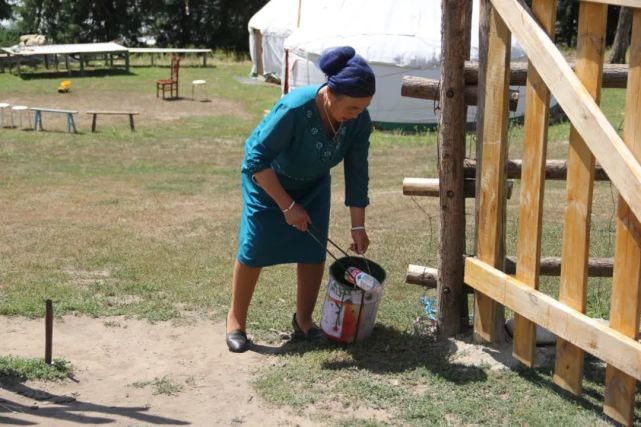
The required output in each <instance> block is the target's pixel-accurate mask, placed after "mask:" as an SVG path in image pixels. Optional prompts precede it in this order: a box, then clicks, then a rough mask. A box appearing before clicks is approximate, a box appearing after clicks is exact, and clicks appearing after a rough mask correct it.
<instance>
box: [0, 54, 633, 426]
mask: <svg viewBox="0 0 641 427" xmlns="http://www.w3.org/2000/svg"><path fill="white" fill-rule="evenodd" d="M134 64H135V63H134ZM249 70H250V64H249V63H248V62H232V61H228V60H225V59H224V58H218V59H217V60H215V61H213V66H210V67H208V68H206V69H203V68H200V67H196V66H194V67H183V68H182V69H181V79H182V81H183V82H184V83H183V84H182V86H181V91H182V93H183V94H184V95H185V94H186V95H190V86H189V84H188V82H190V81H191V80H193V79H203V78H204V79H207V81H208V86H209V88H208V89H209V96H210V97H211V98H212V99H211V102H208V103H200V102H196V101H191V100H188V99H183V100H180V101H172V102H170V101H165V102H163V101H160V100H156V99H155V94H154V91H155V84H154V82H155V80H156V79H159V78H166V77H167V75H168V73H169V71H168V69H167V68H163V67H156V68H149V67H133V68H132V69H131V73H130V74H124V73H123V74H116V75H108V74H102V75H94V76H91V75H89V76H88V77H83V78H81V77H72V78H71V80H72V92H71V94H69V97H67V98H65V97H66V96H67V95H58V94H57V93H55V91H56V88H57V85H58V83H59V81H60V80H62V79H66V78H67V77H66V76H58V77H51V76H39V75H36V74H30V75H26V76H25V78H23V79H21V78H18V77H16V76H14V75H11V74H8V73H4V74H0V87H1V88H2V92H0V101H4V99H9V100H11V102H13V103H17V102H25V103H26V102H27V101H29V102H38V101H45V100H46V101H47V102H49V103H50V105H51V106H54V105H53V104H55V106H57V107H60V108H62V107H63V106H64V105H65V103H76V104H74V105H77V106H79V108H84V110H85V111H86V110H90V109H96V108H101V107H103V106H104V105H114V106H115V107H118V106H119V105H126V106H128V107H132V108H133V107H135V108H137V109H139V110H140V113H141V114H140V116H138V117H137V119H136V128H137V131H136V132H135V133H130V132H129V129H128V124H127V123H126V122H125V121H123V122H118V121H117V120H113V121H106V122H104V124H103V123H99V129H98V130H99V132H98V133H95V134H92V133H91V132H90V125H89V121H88V119H87V118H84V121H82V120H81V121H80V122H79V130H80V131H81V133H80V134H79V135H71V134H68V133H66V132H65V128H64V126H62V125H61V122H56V119H55V118H46V120H49V122H48V123H51V124H50V126H51V130H49V131H45V132H33V131H27V130H18V129H8V128H4V129H0V135H1V136H0V206H2V208H1V211H0V212H1V215H0V315H10V316H18V315H19V316H27V317H40V316H43V314H44V307H45V306H44V301H45V299H47V298H50V299H52V300H53V301H54V308H55V314H56V315H57V316H60V315H62V314H66V313H82V314H87V315H91V316H100V317H106V316H114V315H129V316H136V317H142V318H147V319H149V320H152V321H166V320H170V319H176V318H185V317H191V316H198V317H208V318H211V319H212V320H216V321H220V320H222V319H223V318H224V316H225V313H226V309H227V303H228V300H229V282H230V277H231V271H232V264H233V259H234V254H235V251H236V242H237V229H238V223H239V214H240V209H241V197H240V191H239V182H240V179H239V173H240V163H241V160H242V153H243V143H244V140H245V138H246V136H247V135H248V134H249V132H250V131H251V130H252V128H253V127H254V126H255V125H256V124H257V123H258V121H259V120H260V119H261V117H262V114H263V111H264V110H265V109H268V108H270V107H271V105H272V104H273V103H274V101H275V100H277V99H278V96H279V93H280V91H279V88H277V87H274V86H268V85H262V84H243V83H241V80H244V79H245V76H247V75H248V73H249ZM89 74H91V73H89ZM38 103H40V102H38ZM603 105H604V109H605V111H606V113H607V115H608V117H609V118H610V119H611V121H612V122H613V123H614V125H615V126H616V127H617V128H618V127H620V125H621V118H622V111H623V92H622V91H617V90H609V91H606V92H605V93H604V96H603ZM42 106H45V105H42ZM115 107H114V108H115ZM426 108H428V106H427V104H426ZM81 111H82V110H81ZM81 115H82V114H81ZM99 120H101V119H99ZM568 134H569V126H568V124H559V125H555V126H553V127H552V128H551V129H550V143H549V158H563V157H565V156H566V153H567V138H568ZM436 140H437V138H436V135H435V134H434V133H429V132H428V133H422V134H416V135H402V134H400V133H395V132H378V131H377V132H375V133H374V134H373V136H372V148H371V155H370V175H371V180H370V189H371V192H370V198H371V202H372V204H371V206H370V208H368V212H367V216H368V219H367V225H368V232H369V234H370V239H371V241H372V246H371V249H370V252H369V255H368V257H369V258H371V259H373V260H375V261H377V262H378V263H379V264H381V265H382V266H384V267H385V269H386V270H387V273H388V278H387V280H386V283H385V285H386V293H385V298H384V300H383V303H382V305H381V307H380V309H379V313H378V318H377V321H378V325H377V328H376V330H375V332H374V334H373V336H372V337H371V338H370V339H369V340H368V341H366V342H365V343H363V344H360V345H355V346H352V347H346V348H342V347H337V346H332V345H327V346H323V347H320V348H308V347H306V346H305V345H304V344H300V345H294V346H288V347H287V351H283V352H282V354H280V355H279V356H278V358H279V360H280V362H281V363H276V364H275V365H274V366H271V367H269V368H265V369H262V370H261V371H259V372H258V374H257V376H256V380H255V386H256V388H257V390H259V392H260V394H261V395H262V396H263V397H264V398H266V399H267V400H269V401H270V402H273V403H274V404H276V405H286V406H290V407H292V408H294V409H295V410H297V411H300V412H301V413H304V412H306V411H308V410H310V408H313V411H312V412H313V417H314V418H317V419H319V420H324V421H326V422H329V423H331V424H339V425H340V424H349V425H353V424H365V425H376V424H385V423H390V424H408V425H434V424H492V425H494V424H506V425H513V424H530V425H551V424H555V425H601V424H608V420H607V419H606V418H605V417H604V416H603V415H602V410H601V407H602V402H603V377H604V368H603V366H602V365H601V364H600V363H599V362H598V361H594V360H592V359H588V362H587V363H586V376H585V381H584V388H585V393H584V397H582V398H580V399H576V398H573V397H571V396H569V395H568V394H566V393H564V392H563V391H561V390H559V389H558V388H556V387H555V386H554V385H553V383H552V381H551V369H552V367H550V366H545V367H542V368H538V369H525V368H522V369H521V368H517V369H514V370H502V371H495V370H492V369H490V368H489V367H478V368H475V367H469V366H465V365H463V364H459V363H452V362H450V360H449V356H450V355H451V352H452V351H453V349H451V348H448V347H447V346H443V345H435V344H434V343H433V342H432V340H431V339H430V337H429V336H424V335H422V334H420V333H417V332H416V327H415V320H416V319H417V317H419V316H421V315H423V306H422V304H421V303H420V297H421V296H423V295H425V294H426V292H425V291H424V290H423V289H421V288H419V287H416V286H413V285H407V284H404V276H405V272H406V269H407V265H408V264H421V265H428V266H436V263H437V261H436V257H437V245H438V242H437V240H438V215H439V214H438V202H437V201H436V200H433V199H427V198H410V197H405V196H403V195H402V194H401V182H402V179H403V177H406V176H415V177H432V176H437V172H436ZM521 140H522V128H521V127H519V126H518V125H514V126H512V127H511V128H510V143H511V147H510V151H511V156H512V157H514V158H518V157H520V147H521ZM473 152H474V147H473V141H472V138H470V143H469V153H470V155H471V154H472V153H473ZM518 184H519V183H518V182H516V183H515V191H514V193H513V197H512V199H511V200H510V202H509V208H508V209H509V211H508V242H507V243H508V253H510V254H514V253H515V244H516V230H517V220H518V218H517V214H518V201H519V197H518V196H519V186H518ZM332 185H333V187H334V188H333V189H334V191H333V196H332V218H331V229H330V235H331V236H332V238H333V240H335V241H336V242H337V243H339V244H340V245H342V246H348V245H349V212H348V210H347V208H346V207H345V206H344V204H343V177H342V171H341V168H340V167H338V168H336V169H335V171H334V174H333V184H332ZM594 200H595V202H594V212H593V217H592V221H593V233H592V246H591V253H592V255H593V256H612V255H613V252H614V234H613V232H614V214H615V203H616V192H615V189H614V188H613V187H612V186H611V185H610V184H609V183H597V184H596V185H595V196H594ZM467 203H468V209H467V217H468V221H467V224H468V225H467V235H468V241H469V243H468V252H470V253H472V252H473V250H472V240H471V237H472V236H473V223H472V221H473V201H472V200H469V201H468V202H467ZM545 203H546V208H545V213H544V223H545V227H544V236H543V249H542V252H543V255H557V256H559V255H560V253H561V233H562V223H563V212H564V203H565V185H564V183H563V182H548V183H547V185H546V200H545ZM610 285H611V281H610V280H609V279H590V281H589V288H590V292H589V298H588V313H589V314H590V315H591V316H594V317H604V318H607V313H608V310H609V294H610ZM542 290H544V291H545V292H549V293H550V294H552V295H556V292H558V278H545V279H543V280H542ZM294 292H295V269H294V268H293V267H292V266H281V267H275V268H270V269H267V270H266V271H264V273H263V275H262V277H261V280H260V283H259V286H258V288H257V290H256V294H255V297H254V301H253V304H252V306H251V311H250V319H249V328H250V333H251V334H253V335H254V336H256V337H257V338H258V339H259V340H262V341H273V342H277V341H278V335H277V334H276V333H275V332H274V331H275V330H276V331H278V330H286V329H288V328H289V322H290V319H291V315H292V313H293V311H294ZM321 292H324V290H322V291H321ZM427 295H428V296H431V297H433V296H434V295H433V292H432V291H429V292H427ZM322 298H323V296H322V295H321V298H319V304H318V308H320V306H321V305H322ZM221 339H222V337H221ZM0 355H1V354H0ZM526 402H527V403H526ZM335 405H341V406H343V407H352V408H354V409H355V411H356V410H368V411H371V414H372V415H371V417H370V419H369V421H362V417H359V418H358V419H356V418H354V419H342V418H340V417H334V416H332V408H333V407H335ZM379 412H384V413H385V414H387V415H386V416H385V417H377V416H376V415H375V414H377V413H379ZM640 415H641V404H638V405H637V419H641V417H640ZM366 418H367V417H366Z"/></svg>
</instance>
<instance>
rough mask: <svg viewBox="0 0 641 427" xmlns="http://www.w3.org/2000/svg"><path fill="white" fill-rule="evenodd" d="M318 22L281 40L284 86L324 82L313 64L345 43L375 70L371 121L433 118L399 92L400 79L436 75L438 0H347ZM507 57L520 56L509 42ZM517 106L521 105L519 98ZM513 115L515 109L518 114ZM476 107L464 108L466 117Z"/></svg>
mask: <svg viewBox="0 0 641 427" xmlns="http://www.w3.org/2000/svg"><path fill="white" fill-rule="evenodd" d="M473 4H474V7H473V18H472V21H473V24H472V40H471V52H470V55H471V58H472V59H478V49H479V48H478V21H479V20H478V0H474V3H473ZM317 21H322V22H323V25H315V26H305V27H303V26H301V27H300V28H299V29H297V30H295V31H294V32H293V33H292V34H291V35H290V36H289V37H288V38H287V39H286V41H285V44H284V47H285V49H286V50H287V51H288V54H287V58H288V59H287V64H285V66H286V67H287V70H285V69H283V71H282V72H281V73H282V74H281V75H282V76H285V75H286V76H287V82H283V83H284V84H287V86H288V88H289V89H290V90H291V89H295V88H296V87H299V86H304V85H308V84H312V83H320V82H323V81H325V76H324V74H323V73H322V71H320V69H319V68H318V67H317V64H318V59H319V57H320V55H321V53H322V52H323V51H324V50H325V49H328V48H330V47H335V46H344V45H350V46H352V47H354V49H356V52H357V53H358V54H360V55H361V56H363V57H364V58H365V59H366V60H367V61H368V62H369V63H370V66H371V67H372V69H373V70H374V73H375V74H376V95H375V96H374V99H373V101H372V104H371V105H370V107H369V112H370V114H371V115H372V119H373V120H374V121H377V122H386V123H413V124H428V123H435V122H436V121H437V118H436V116H435V115H434V112H433V106H434V103H433V102H432V101H425V100H419V99H412V98H406V97H402V96H401V84H402V77H403V76H404V75H414V76H421V77H428V78H435V79H439V78H440V72H441V71H440V64H441V1H440V0H350V1H349V2H345V3H344V4H343V5H342V9H341V10H340V12H339V13H336V14H333V18H332V19H323V18H322V17H318V18H317ZM511 55H512V60H513V61H515V60H519V59H523V60H524V59H525V54H524V53H523V51H522V50H521V49H520V47H519V46H518V45H517V44H516V43H515V42H513V46H512V53H511ZM519 105H524V103H523V102H519ZM517 114H518V113H517ZM474 115H475V109H474V108H468V121H470V122H472V121H473V120H474Z"/></svg>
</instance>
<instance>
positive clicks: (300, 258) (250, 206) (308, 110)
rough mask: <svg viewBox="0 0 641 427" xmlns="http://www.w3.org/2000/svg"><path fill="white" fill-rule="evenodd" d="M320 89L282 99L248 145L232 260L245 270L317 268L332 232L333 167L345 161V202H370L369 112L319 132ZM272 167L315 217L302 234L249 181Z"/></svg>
mask: <svg viewBox="0 0 641 427" xmlns="http://www.w3.org/2000/svg"><path fill="white" fill-rule="evenodd" d="M321 87H322V85H314V86H306V87H303V88H299V89H296V90H294V91H292V92H290V93H289V94H287V95H285V96H284V97H282V98H281V99H280V101H278V103H277V104H276V105H275V106H274V108H272V110H271V111H270V113H269V114H268V115H267V117H265V118H264V119H263V121H262V122H261V123H260V124H259V125H258V126H257V127H256V129H255V130H254V131H253V132H252V134H251V135H250V136H249V138H248V139H247V141H246V142H245V157H244V160H243V165H242V173H241V181H242V195H243V212H242V217H241V222H240V233H239V246H238V254H237V259H238V261H239V262H241V263H242V264H245V265H248V266H250V267H265V266H269V265H275V264H285V263H321V262H324V261H325V257H326V255H325V245H326V241H327V232H328V228H329V210H330V201H331V200H330V188H331V176H330V172H329V171H330V169H331V168H332V167H334V166H336V165H337V164H338V163H340V162H341V161H343V160H344V162H343V163H344V172H345V205H346V206H354V207H365V206H367V205H368V204H369V198H368V196H367V191H368V180H369V175H368V164H367V155H368V151H369V136H370V133H371V130H372V122H371V119H370V117H369V113H368V112H367V110H365V111H363V112H362V113H361V114H360V115H359V116H358V117H357V118H355V119H353V120H349V121H346V122H343V123H342V125H341V127H340V128H339V130H338V131H337V133H336V136H335V137H333V138H332V137H330V136H329V135H328V134H327V133H326V131H325V128H324V127H323V124H322V121H321V114H320V111H319V110H318V108H317V106H316V94H317V93H318V91H319V90H320V88H321ZM267 168H272V169H273V170H274V171H275V172H276V176H277V177H278V180H279V181H280V183H281V185H282V186H283V188H284V189H285V191H287V193H288V194H289V195H290V196H291V197H292V198H293V199H294V200H295V201H296V202H297V203H298V204H300V205H302V206H303V207H304V208H305V210H306V211H307V213H308V214H309V216H310V218H311V220H312V226H311V231H312V232H313V233H314V234H315V235H316V237H317V238H318V240H319V241H320V242H322V244H319V243H318V242H317V241H316V240H314V238H313V237H312V236H310V235H309V234H308V233H306V232H302V231H299V230H297V229H295V228H294V227H292V226H290V225H288V224H287V223H286V222H285V216H284V215H283V213H282V212H281V210H280V208H279V207H278V205H277V204H276V202H275V201H274V200H273V199H272V198H271V197H270V196H269V195H268V194H267V193H266V192H265V191H264V190H263V189H262V188H261V187H260V186H259V185H258V184H256V183H255V182H254V180H253V175H254V174H255V173H257V172H260V171H262V170H264V169H267Z"/></svg>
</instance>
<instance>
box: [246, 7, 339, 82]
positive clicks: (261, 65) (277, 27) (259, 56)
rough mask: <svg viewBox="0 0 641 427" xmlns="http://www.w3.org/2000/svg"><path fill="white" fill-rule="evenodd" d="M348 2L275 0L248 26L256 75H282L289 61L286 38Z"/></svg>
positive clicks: (254, 73) (256, 14) (254, 74)
mask: <svg viewBox="0 0 641 427" xmlns="http://www.w3.org/2000/svg"><path fill="white" fill-rule="evenodd" d="M345 2H346V0H271V1H269V2H268V3H267V4H265V6H263V7H262V8H261V9H260V10H259V11H258V12H256V13H255V14H254V16H252V17H251V19H250V20H249V23H248V24H247V27H248V30H249V54H250V56H251V59H252V72H251V74H252V76H254V77H255V76H257V75H265V74H270V73H271V74H276V75H278V76H280V73H281V71H282V70H283V62H284V59H285V50H284V44H285V39H287V37H289V36H290V34H292V33H293V32H294V31H295V30H296V29H298V28H302V27H310V28H311V27H314V26H315V25H317V24H318V23H319V20H318V19H317V17H319V16H323V17H329V16H331V15H332V13H333V12H334V11H338V10H341V9H342V8H343V3H345Z"/></svg>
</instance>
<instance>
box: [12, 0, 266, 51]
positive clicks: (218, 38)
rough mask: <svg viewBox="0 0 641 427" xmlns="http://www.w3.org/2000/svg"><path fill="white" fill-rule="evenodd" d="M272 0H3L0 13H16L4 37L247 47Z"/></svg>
mask: <svg viewBox="0 0 641 427" xmlns="http://www.w3.org/2000/svg"><path fill="white" fill-rule="evenodd" d="M266 3H267V0H242V1H241V0H160V1H159V0H20V1H12V0H0V19H2V18H4V19H7V18H11V19H12V20H13V25H12V26H11V27H10V28H8V29H5V30H4V31H5V36H4V37H3V38H4V39H5V40H7V41H9V40H8V39H10V38H15V40H16V41H17V38H18V36H19V35H20V34H36V33H37V34H44V35H46V36H47V39H48V40H49V41H50V42H53V43H90V42H105V41H112V40H118V41H120V42H122V43H124V44H126V45H128V46H141V45H143V42H142V39H143V38H145V37H152V38H154V39H155V40H156V45H157V46H159V47H165V46H167V47H207V48H213V49H222V50H225V51H230V52H245V51H247V50H248V42H247V40H248V33H247V23H248V21H249V18H251V17H252V15H253V14H254V13H256V12H257V11H258V10H259V9H260V8H261V7H263V6H264V5H265V4H266Z"/></svg>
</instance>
